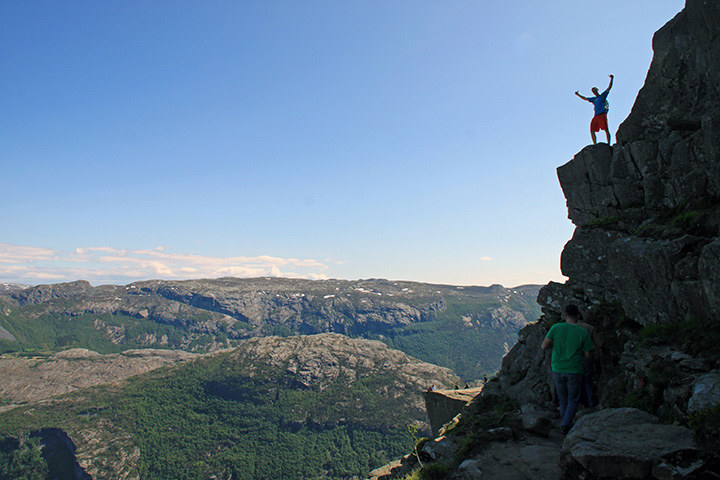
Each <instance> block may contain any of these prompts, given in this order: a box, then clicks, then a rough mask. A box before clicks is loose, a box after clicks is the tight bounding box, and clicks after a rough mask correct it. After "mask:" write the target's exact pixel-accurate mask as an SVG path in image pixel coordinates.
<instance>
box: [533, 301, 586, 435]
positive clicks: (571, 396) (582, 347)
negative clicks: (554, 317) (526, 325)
mask: <svg viewBox="0 0 720 480" xmlns="http://www.w3.org/2000/svg"><path fill="white" fill-rule="evenodd" d="M564 317H565V322H563V323H556V324H555V325H553V326H552V327H550V331H549V332H548V333H547V335H546V336H545V339H544V340H543V343H542V346H541V348H542V349H543V350H547V349H548V348H552V361H551V365H552V371H553V381H554V382H555V390H556V391H557V396H558V400H559V402H560V417H561V419H562V420H561V423H560V432H561V433H563V434H566V433H567V432H569V431H570V428H572V425H573V419H574V418H575V413H576V412H577V408H578V403H579V402H580V396H581V394H582V388H583V372H584V370H583V358H590V356H591V354H590V352H591V351H592V350H593V348H594V347H593V343H592V340H591V339H590V334H588V332H587V330H585V329H584V328H583V327H581V326H579V325H578V321H579V320H580V310H578V308H577V306H575V305H568V306H567V307H565V310H564Z"/></svg>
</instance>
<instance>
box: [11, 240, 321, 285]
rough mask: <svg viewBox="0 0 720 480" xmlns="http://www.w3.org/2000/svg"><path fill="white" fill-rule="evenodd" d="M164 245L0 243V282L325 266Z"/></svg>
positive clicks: (301, 272) (242, 273) (310, 272)
mask: <svg viewBox="0 0 720 480" xmlns="http://www.w3.org/2000/svg"><path fill="white" fill-rule="evenodd" d="M166 250H167V249H166V247H157V248H154V249H140V250H126V249H116V248H112V247H102V246H101V247H78V248H76V249H75V251H74V252H63V251H59V250H53V249H49V248H41V247H29V246H24V245H13V244H8V243H0V281H5V282H15V283H37V282H63V281H74V280H78V279H83V280H88V281H89V282H91V283H94V284H97V283H120V284H124V283H130V282H133V281H137V280H146V279H167V280H184V279H191V278H218V277H265V276H274V277H289V278H308V279H314V280H320V279H324V278H327V276H326V275H325V273H324V272H325V271H327V269H328V266H327V265H326V264H324V263H322V262H320V261H317V260H313V259H298V258H280V257H273V256H270V255H259V256H256V257H244V256H240V257H210V256H203V255H193V254H187V253H186V254H181V253H172V252H169V251H166Z"/></svg>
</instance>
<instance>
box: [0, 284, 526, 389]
mask: <svg viewBox="0 0 720 480" xmlns="http://www.w3.org/2000/svg"><path fill="white" fill-rule="evenodd" d="M539 288H540V287H539V286H535V285H528V286H521V287H516V288H505V287H503V286H500V285H493V286H490V287H462V286H451V285H434V284H424V283H417V282H394V281H388V280H381V279H372V280H358V281H347V280H323V281H311V280H299V279H285V278H253V279H239V278H221V279H212V280H187V281H161V280H153V281H145V282H136V283H131V284H129V285H123V286H118V285H104V286H99V287H93V286H91V285H90V284H89V283H88V282H85V281H76V282H71V283H61V284H54V285H39V286H33V287H26V288H20V287H19V286H18V287H13V286H6V287H5V288H4V289H3V290H2V291H0V353H2V352H6V353H8V352H32V353H38V352H45V353H52V352H55V351H58V350H60V349H63V348H71V347H72V348H87V349H90V350H93V351H96V352H98V353H117V352H121V351H123V350H127V349H133V348H167V349H179V350H186V351H190V352H196V353H204V352H211V351H216V350H219V349H223V348H229V347H232V346H235V345H237V344H238V342H239V341H240V340H243V339H248V338H253V337H263V336H269V335H277V336H285V337H287V336H291V335H298V334H305V335H307V334H316V333H329V332H332V333H341V334H344V335H347V336H350V337H359V338H367V339H377V340H380V341H382V342H384V343H386V344H387V345H388V346H390V347H393V348H396V349H398V350H401V351H403V352H405V353H407V354H409V355H412V356H415V357H417V358H419V359H421V360H424V361H427V362H430V363H434V364H437V365H440V366H445V367H448V368H451V369H452V370H454V371H455V372H456V373H457V374H458V375H460V376H461V377H462V378H463V379H465V380H467V381H472V380H475V379H478V378H482V376H483V374H492V373H494V372H496V371H497V369H498V368H499V366H500V361H501V359H502V356H503V355H504V354H505V353H506V352H507V351H508V350H509V348H510V347H511V346H512V345H513V344H514V343H515V341H516V334H517V332H518V331H519V330H520V328H522V327H523V326H525V325H526V324H527V323H529V322H532V321H534V320H536V319H537V318H538V317H539V315H540V309H539V306H538V305H537V303H536V302H535V299H536V297H537V292H538V290H539Z"/></svg>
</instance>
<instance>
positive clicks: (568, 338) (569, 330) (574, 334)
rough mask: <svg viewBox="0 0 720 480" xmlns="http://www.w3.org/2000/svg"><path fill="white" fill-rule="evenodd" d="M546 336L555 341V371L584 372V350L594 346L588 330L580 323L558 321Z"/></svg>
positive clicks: (552, 363)
mask: <svg viewBox="0 0 720 480" xmlns="http://www.w3.org/2000/svg"><path fill="white" fill-rule="evenodd" d="M545 337H546V338H549V339H550V340H552V341H553V346H552V362H551V365H552V371H553V372H557V373H583V362H582V361H583V352H589V351H590V350H592V349H593V348H594V347H593V343H592V340H590V334H588V332H587V330H585V329H584V328H583V327H581V326H580V325H573V324H571V323H556V324H555V325H553V326H552V327H550V331H549V332H548V333H547V335H545Z"/></svg>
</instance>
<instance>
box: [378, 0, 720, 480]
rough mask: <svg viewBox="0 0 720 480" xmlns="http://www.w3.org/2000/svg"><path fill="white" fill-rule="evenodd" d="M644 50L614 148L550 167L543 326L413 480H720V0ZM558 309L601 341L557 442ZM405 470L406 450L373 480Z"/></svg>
mask: <svg viewBox="0 0 720 480" xmlns="http://www.w3.org/2000/svg"><path fill="white" fill-rule="evenodd" d="M653 50H654V57H653V61H652V64H651V66H650V70H649V72H648V76H647V79H646V82H645V85H644V86H643V88H642V90H641V91H640V93H639V94H638V97H637V100H636V103H635V105H634V107H633V109H632V112H631V114H630V115H629V117H628V118H627V120H626V121H625V122H623V123H622V125H621V126H620V128H619V130H618V133H617V139H618V143H617V144H616V145H613V146H608V145H605V144H599V145H591V146H588V147H586V148H584V149H583V150H582V151H581V152H579V153H578V154H577V155H576V156H575V157H574V158H573V159H572V160H571V161H570V162H568V163H566V164H565V165H562V166H561V167H559V168H558V170H557V173H558V178H559V180H560V184H561V186H562V189H563V192H564V194H565V196H566V199H567V206H568V212H569V218H570V219H571V220H572V222H573V223H574V224H575V226H576V229H575V232H574V234H573V237H572V239H571V240H570V241H569V242H568V243H567V245H566V246H565V248H564V250H563V253H562V260H561V266H562V271H563V273H564V274H565V275H566V276H567V277H568V281H567V282H566V283H564V284H559V283H550V284H548V285H547V286H545V287H544V288H543V289H542V290H541V291H540V293H539V295H538V303H540V304H541V306H542V310H543V316H542V318H541V319H540V320H539V321H538V322H536V323H532V324H530V325H528V326H526V327H525V328H523V330H521V332H520V334H519V336H518V343H517V344H516V345H515V346H514V347H513V348H512V350H511V351H510V352H509V353H508V354H507V355H506V356H505V358H504V359H503V363H502V368H501V370H500V372H499V374H498V376H497V377H496V378H494V379H493V380H492V381H491V382H489V383H488V384H487V385H486V386H485V388H484V389H483V392H482V393H481V394H480V395H479V396H478V397H476V398H475V400H473V402H471V403H470V404H469V405H468V406H467V407H466V409H465V410H464V411H463V413H462V414H461V415H460V416H459V417H458V418H456V419H455V420H454V421H453V422H451V423H450V424H448V425H447V426H446V428H445V430H444V431H443V433H444V435H442V436H441V437H438V438H436V439H434V440H431V441H430V442H427V443H426V444H425V446H424V447H423V448H422V452H421V455H420V458H421V460H422V461H423V462H424V468H422V473H421V474H420V478H448V479H475V478H478V479H479V478H482V479H484V480H488V479H490V480H498V479H509V478H512V479H534V478H563V479H578V478H582V479H585V480H601V479H607V478H613V479H644V480H645V479H661V480H669V479H688V480H690V479H694V480H700V479H702V480H705V479H717V478H720V457H718V454H717V452H718V451H720V442H719V441H718V438H720V349H719V348H718V345H719V344H720V276H718V272H720V2H717V1H707V0H687V2H686V6H685V8H684V10H683V11H682V12H681V13H679V14H678V15H677V16H676V17H675V18H674V19H672V20H671V21H670V22H668V23H667V24H666V25H665V26H664V27H663V28H662V29H660V30H659V31H658V32H657V33H656V34H655V36H654V38H653ZM568 304H576V305H578V306H579V307H580V309H581V311H582V313H583V317H584V319H585V320H586V321H587V322H589V323H591V324H592V325H594V326H595V328H596V330H597V331H598V333H599V335H600V337H601V338H602V340H603V345H602V348H599V349H598V352H597V353H596V355H595V376H594V380H595V383H596V390H597V394H598V396H599V400H600V406H599V407H596V408H592V409H590V408H585V409H582V410H581V411H580V412H579V414H578V416H577V417H576V424H575V426H574V427H573V429H572V430H571V431H570V433H569V434H568V436H567V437H564V438H558V433H557V431H556V430H555V429H554V428H553V426H554V425H557V424H558V415H557V412H556V407H555V405H554V404H553V380H552V376H551V368H550V353H549V352H545V351H542V350H541V349H540V345H541V343H542V341H543V338H544V337H545V334H546V333H547V331H548V329H549V327H550V326H551V325H552V324H554V323H557V322H559V321H561V312H562V309H563V308H564V306H565V305H568ZM498 413H501V415H498ZM548 440H554V442H552V441H551V442H549V443H548ZM553 445H554V446H553ZM502 452H505V453H502ZM541 452H544V453H541ZM518 458H522V461H520V462H518V461H517V459H518ZM548 463H554V464H555V465H557V469H556V471H555V472H548V471H544V470H543V468H545V466H546V465H547V464H548ZM503 466H504V467H503ZM510 466H512V468H510ZM418 467H419V464H418V461H417V460H416V459H415V456H414V455H409V456H408V457H406V460H405V462H403V463H402V464H401V465H398V466H396V467H395V468H394V470H390V471H389V472H388V471H387V470H385V471H381V472H378V474H376V475H374V476H373V478H399V477H401V476H403V475H405V474H407V472H408V471H409V470H410V469H412V468H418ZM423 475H425V476H423ZM433 475H436V476H433ZM437 475H440V476H439V477H438V476H437Z"/></svg>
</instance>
